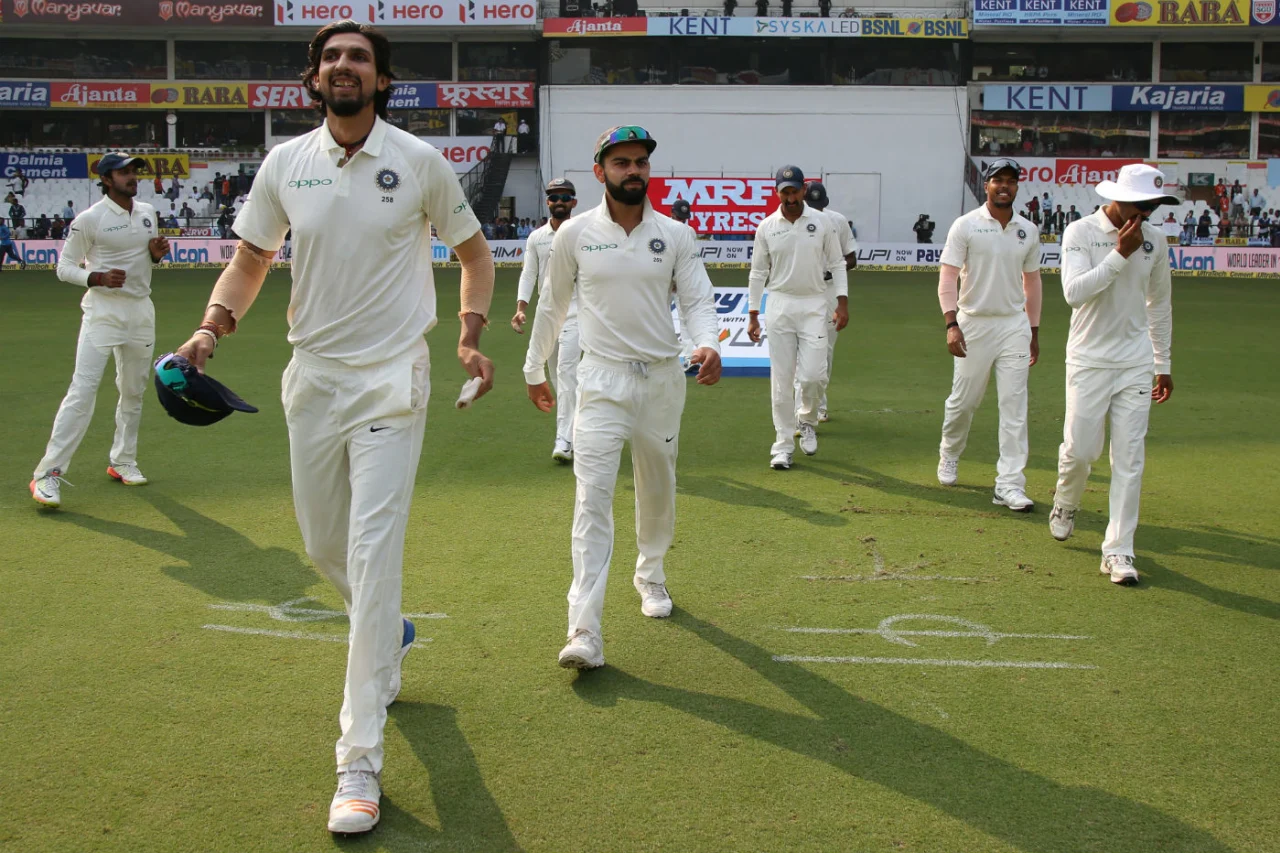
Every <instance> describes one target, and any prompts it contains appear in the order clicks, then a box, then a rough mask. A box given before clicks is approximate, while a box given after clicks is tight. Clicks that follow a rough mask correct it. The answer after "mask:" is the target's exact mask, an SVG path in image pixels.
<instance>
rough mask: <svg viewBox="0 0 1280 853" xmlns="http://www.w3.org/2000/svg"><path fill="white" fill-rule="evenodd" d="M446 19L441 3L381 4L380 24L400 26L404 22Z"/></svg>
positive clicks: (379, 12)
mask: <svg viewBox="0 0 1280 853" xmlns="http://www.w3.org/2000/svg"><path fill="white" fill-rule="evenodd" d="M443 18H444V6H441V5H440V4H439V3H391V4H389V5H388V4H385V3H379V4H378V17H377V18H376V19H375V20H377V22H378V23H380V24H398V23H400V22H402V21H439V20H442V19H443Z"/></svg>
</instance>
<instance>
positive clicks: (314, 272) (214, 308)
mask: <svg viewBox="0 0 1280 853" xmlns="http://www.w3.org/2000/svg"><path fill="white" fill-rule="evenodd" d="M304 80H305V83H306V85H307V88H308V90H309V91H310V93H311V95H312V97H313V98H314V99H316V100H317V101H318V109H320V111H321V112H322V113H323V114H324V116H325V121H324V123H323V124H322V125H321V126H320V127H319V128H317V129H316V130H314V131H312V132H310V133H308V134H306V135H304V136H301V137H298V138H297V139H292V140H290V141H289V142H286V143H283V144H281V145H278V146H276V147H275V148H273V149H271V151H270V153H269V154H268V155H267V157H266V160H264V161H263V163H262V167H261V169H260V170H259V172H258V175H257V178H256V179H255V181H254V185H253V190H252V192H251V194H250V197H249V200H248V202H247V203H246V204H245V206H244V208H243V209H242V210H241V211H240V213H239V215H238V216H237V217H236V220H235V225H234V228H235V232H236V233H237V234H238V235H239V236H240V238H241V242H240V244H239V246H238V247H237V249H236V254H235V257H234V258H233V260H232V261H231V263H230V264H229V265H228V266H227V268H226V269H225V270H224V271H223V273H222V275H221V277H220V278H219V279H218V282H217V284H216V285H215V286H214V289H213V295H212V296H211V297H210V300H209V306H208V309H207V310H206V312H205V317H204V323H203V324H202V325H201V326H200V328H199V329H197V330H196V333H195V334H194V335H193V336H192V337H191V339H190V340H189V341H187V342H186V343H185V344H183V346H182V347H181V348H180V349H179V350H178V353H179V354H181V355H183V356H186V358H187V359H188V360H190V361H191V362H192V364H195V365H196V366H197V367H202V366H203V364H204V361H205V359H206V358H208V357H209V356H210V355H211V354H212V352H213V349H214V347H215V345H216V343H217V341H218V339H220V338H223V337H225V336H226V335H227V334H229V333H231V332H234V331H235V329H236V327H237V326H238V324H239V323H240V322H242V321H243V320H244V316H245V313H246V312H247V311H248V310H249V307H250V306H251V305H252V304H253V301H254V298H255V297H256V296H257V294H258V291H259V290H260V289H261V287H262V283H263V280H264V279H265V277H266V274H267V270H268V267H269V265H270V259H271V257H272V256H273V255H274V254H275V253H276V251H278V250H279V249H280V246H281V244H282V243H283V242H284V237H285V234H286V233H287V232H289V231H290V229H292V232H293V249H294V253H293V293H292V298H291V301H290V305H289V342H290V343H291V344H293V347H294V350H293V359H292V360H291V361H290V363H289V366H288V368H287V369H286V370H285V373H284V381H283V403H284V412H285V421H286V423H287V425H288V428H289V449H290V458H291V463H292V468H293V500H294V507H295V510H296V512H297V516H298V526H299V527H300V528H301V531H302V539H303V543H304V544H305V546H306V549H307V554H308V556H310V557H311V559H312V561H313V562H314V563H315V564H316V566H317V567H318V568H319V569H320V570H321V571H322V572H324V574H325V575H326V576H327V577H328V578H329V580H330V581H332V582H333V584H334V586H336V587H337V588H338V590H339V591H340V592H341V593H342V597H343V599H344V600H345V602H346V608H347V614H348V616H349V617H350V620H351V630H350V635H349V641H350V646H349V650H348V653H347V674H346V685H345V690H344V695H343V703H342V712H341V714H340V716H339V722H340V724H341V728H342V735H341V737H340V738H339V739H338V742H337V746H336V757H337V765H338V790H337V793H336V794H335V795H334V798H333V802H332V804H331V805H330V807H329V824H328V825H329V830H330V831H332V832H337V833H358V832H366V831H368V830H370V829H372V828H373V827H374V826H375V825H376V824H377V822H378V817H379V814H380V812H379V799H380V795H381V772H382V767H383V727H384V726H385V724H386V719H387V711H386V707H387V706H388V705H389V704H391V702H393V701H394V700H395V698H396V696H397V694H398V693H399V691H400V684H401V677H400V665H401V662H402V661H403V659H404V656H405V655H406V654H407V653H408V651H409V649H410V648H411V647H412V644H413V639H414V626H413V623H411V622H409V621H408V620H407V619H404V618H403V617H402V616H401V614H400V599H401V572H402V565H403V560H404V536H405V525H406V523H407V521H408V517H409V506H410V503H411V501H412V498H413V483H414V477H415V475H416V473H417V470H418V459H419V455H420V453H421V450H422V437H423V430H424V427H425V424H426V414H427V413H426V406H427V399H428V397H429V395H430V381H429V370H430V359H429V356H428V352H427V344H426V341H425V340H423V335H424V333H426V332H427V331H429V330H430V329H431V328H432V327H433V326H435V324H436V300H435V286H434V284H433V282H432V275H431V240H430V227H431V226H432V225H434V226H435V228H436V232H437V234H438V235H439V237H440V239H441V240H442V241H444V242H445V243H446V244H448V245H449V246H452V247H454V251H455V252H456V253H457V255H458V259H459V260H460V261H461V263H462V312H461V319H462V335H461V340H460V342H459V344H458V359H459V360H460V361H461V362H462V366H463V367H464V368H465V370H466V372H467V373H468V374H469V375H470V376H472V377H474V378H477V379H479V380H480V381H481V385H480V388H479V391H478V393H477V394H476V396H477V397H479V396H481V395H483V394H484V393H486V392H487V391H488V390H489V389H490V388H491V387H492V385H493V365H492V364H491V363H490V362H489V360H488V359H486V358H485V357H484V356H483V355H482V354H481V353H480V351H479V349H478V345H479V340H480V332H481V329H482V328H483V325H484V322H485V316H486V315H487V314H488V311H489V302H490V299H491V298H492V295H493V258H492V256H491V255H490V253H489V244H488V243H487V242H486V241H485V239H484V236H483V234H481V232H480V223H479V222H477V221H476V218H475V216H474V215H472V212H471V209H470V208H469V207H468V205H467V202H466V199H465V197H464V196H463V193H462V188H461V187H460V186H459V184H458V179H457V177H456V176H455V175H454V173H453V169H452V168H451V167H450V165H449V163H448V162H447V161H446V160H445V159H444V157H443V155H441V154H440V152H439V151H437V150H436V149H435V148H432V147H431V146H430V145H427V144H426V143H425V142H422V141H421V140H419V139H417V138H416V137H414V136H412V135H410V134H408V133H405V132H404V131H402V130H398V129H397V128H394V127H392V126H391V125H389V124H387V123H386V121H385V118H386V112H387V102H388V101H389V99H390V96H391V80H392V73H391V46H390V44H389V43H388V41H387V39H386V37H385V36H384V35H383V34H382V33H381V32H379V31H378V30H377V29H375V28H374V27H371V26H368V25H365V24H358V23H356V22H354V21H340V22H337V23H334V24H330V25H328V26H326V27H324V28H323V29H321V30H320V31H319V32H318V33H316V35H315V37H314V38H313V39H312V41H311V45H310V47H309V49H308V68H307V72H306V74H305V76H304Z"/></svg>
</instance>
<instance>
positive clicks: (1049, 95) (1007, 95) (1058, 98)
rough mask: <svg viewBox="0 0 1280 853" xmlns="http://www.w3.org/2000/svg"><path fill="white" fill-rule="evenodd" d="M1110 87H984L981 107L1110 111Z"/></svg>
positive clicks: (994, 108) (1019, 110)
mask: <svg viewBox="0 0 1280 853" xmlns="http://www.w3.org/2000/svg"><path fill="white" fill-rule="evenodd" d="M1111 97H1112V95H1111V87H1110V86H1075V85H1069V84H1056V85H1054V84H1044V85H1031V86H983V87H982V108H983V109H984V110H996V111H1007V110H1013V111H1017V112H1037V111H1041V110H1043V111H1046V112H1048V111H1052V112H1102V113H1106V112H1111Z"/></svg>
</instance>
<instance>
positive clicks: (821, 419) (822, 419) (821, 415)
mask: <svg viewBox="0 0 1280 853" xmlns="http://www.w3.org/2000/svg"><path fill="white" fill-rule="evenodd" d="M829 420H831V416H830V415H828V414H827V410H826V409H818V423H820V424H825V423H826V422H827V421H829Z"/></svg>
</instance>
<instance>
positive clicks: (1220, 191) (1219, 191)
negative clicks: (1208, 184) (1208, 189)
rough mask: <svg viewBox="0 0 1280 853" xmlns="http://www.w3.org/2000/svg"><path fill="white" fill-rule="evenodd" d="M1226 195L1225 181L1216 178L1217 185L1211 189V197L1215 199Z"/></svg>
mask: <svg viewBox="0 0 1280 853" xmlns="http://www.w3.org/2000/svg"><path fill="white" fill-rule="evenodd" d="M1226 194H1227V184H1226V181H1224V180H1223V179H1222V178H1218V185H1217V186H1216V187H1214V188H1213V195H1214V197H1215V198H1222V197H1223V196H1224V195H1226Z"/></svg>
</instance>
